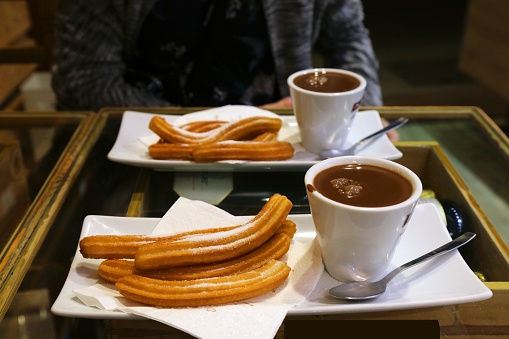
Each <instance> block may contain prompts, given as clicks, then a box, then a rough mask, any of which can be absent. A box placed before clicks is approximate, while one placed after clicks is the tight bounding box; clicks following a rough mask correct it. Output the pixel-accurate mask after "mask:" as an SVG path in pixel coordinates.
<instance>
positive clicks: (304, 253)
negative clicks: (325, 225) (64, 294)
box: [73, 198, 323, 338]
mask: <svg viewBox="0 0 509 339" xmlns="http://www.w3.org/2000/svg"><path fill="white" fill-rule="evenodd" d="M244 222H245V218H244V219H243V218H240V217H235V216H232V215H231V214H229V213H227V212H225V211H223V210H221V209H219V208H216V207H214V206H212V205H209V204H207V203H204V202H201V201H197V200H189V199H186V198H179V199H178V200H177V202H176V203H175V204H174V205H173V206H172V207H171V208H170V209H169V210H168V212H167V213H166V214H165V215H164V216H163V218H162V219H161V221H160V222H159V224H158V225H157V227H156V228H155V230H154V232H153V234H158V235H162V234H170V233H178V232H181V231H186V230H190V229H197V228H208V227H223V226H231V225H236V224H242V223H244ZM282 260H286V262H287V263H288V265H289V266H290V267H291V268H292V271H291V273H290V276H289V278H288V279H287V281H286V282H285V283H284V284H283V285H282V286H280V287H279V288H277V289H276V290H275V291H274V292H269V293H266V294H265V295H262V296H259V297H256V298H252V299H248V300H244V301H241V302H237V303H234V304H229V305H222V306H209V307H194V308H157V307H150V306H146V305H142V304H139V303H136V302H134V301H131V300H129V299H127V298H124V297H122V296H121V295H120V293H118V291H117V290H116V289H115V286H114V285H112V284H104V283H97V284H95V285H93V286H91V287H88V288H83V289H79V290H74V291H73V292H74V293H75V294H76V296H77V297H78V298H79V299H80V300H81V301H82V302H83V303H84V304H86V305H87V306H90V307H98V308H100V309H104V310H111V311H122V312H126V313H131V314H136V315H139V316H141V317H145V318H149V319H153V320H156V321H159V322H162V323H165V324H167V325H170V326H172V327H174V328H177V329H180V330H182V331H184V332H187V333H189V334H191V335H193V336H196V337H198V338H253V336H256V337H257V338H273V337H274V336H275V334H276V332H277V330H278V329H279V327H280V325H281V323H282V322H283V320H284V318H285V317H286V314H287V312H288V310H289V309H290V308H292V307H293V306H295V305H298V304H299V303H301V302H303V301H304V300H305V299H306V297H307V296H308V295H310V294H311V292H312V291H313V290H314V288H315V286H316V284H317V282H318V280H319V279H320V277H321V275H322V272H323V264H322V259H321V255H320V250H319V248H318V246H317V245H316V242H315V241H307V242H299V241H297V240H295V239H294V240H292V244H291V246H290V251H289V252H288V254H287V255H286V256H285V257H283V258H282Z"/></svg>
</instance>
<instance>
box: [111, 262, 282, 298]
mask: <svg viewBox="0 0 509 339" xmlns="http://www.w3.org/2000/svg"><path fill="white" fill-rule="evenodd" d="M289 274H290V267H289V266H288V265H287V264H286V263H284V262H281V261H277V260H274V259H272V260H270V261H269V262H268V263H266V264H265V265H263V266H261V267H259V268H257V269H254V270H252V271H248V272H244V273H239V274H235V275H229V276H223V277H215V278H207V279H194V280H183V281H175V280H160V279H152V278H147V277H143V276H139V275H128V276H125V277H123V278H121V279H119V280H118V282H117V283H116V284H115V286H116V287H117V289H118V290H119V292H120V293H121V294H122V295H123V296H125V297H127V298H129V299H132V300H135V301H138V302H141V303H144V304H148V305H152V306H159V307H196V306H213V305H221V304H227V303H232V302H236V301H240V300H244V299H248V298H253V297H256V296H259V295H262V294H265V293H267V292H269V291H271V290H273V289H275V288H277V287H279V286H280V285H281V284H283V282H284V281H285V280H286V278H287V277H288V275H289Z"/></svg>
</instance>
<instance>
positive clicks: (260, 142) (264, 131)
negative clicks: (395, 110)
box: [148, 116, 294, 162]
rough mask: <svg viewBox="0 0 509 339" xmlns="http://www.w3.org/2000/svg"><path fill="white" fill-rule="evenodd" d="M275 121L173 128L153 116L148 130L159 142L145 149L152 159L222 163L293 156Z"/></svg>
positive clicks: (259, 119) (260, 119) (258, 118)
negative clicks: (280, 138)
mask: <svg viewBox="0 0 509 339" xmlns="http://www.w3.org/2000/svg"><path fill="white" fill-rule="evenodd" d="M281 125H282V123H281V120H280V119H278V118H272V117H264V116H254V117H249V118H245V119H241V120H238V121H231V122H227V121H217V120H211V121H205V120H204V121H195V122H190V123H187V124H185V125H183V126H174V125H172V124H170V123H168V122H167V121H166V120H165V119H164V118H163V117H160V116H154V117H153V118H152V119H151V120H150V123H149V128H150V129H151V130H152V131H153V132H154V133H156V134H157V135H158V136H159V138H160V139H159V141H158V142H157V143H155V144H152V145H150V146H149V147H148V153H149V155H150V157H152V158H153V159H159V160H189V161H196V162H213V161H221V160H247V161H276V160H286V159H289V158H291V157H292V156H293V154H294V149H293V146H292V145H291V144H290V143H288V142H284V141H279V140H277V134H278V132H279V130H280V129H281Z"/></svg>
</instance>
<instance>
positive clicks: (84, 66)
mask: <svg viewBox="0 0 509 339" xmlns="http://www.w3.org/2000/svg"><path fill="white" fill-rule="evenodd" d="M262 2H263V7H264V12H265V19H266V22H267V28H268V34H269V37H270V43H271V47H272V55H273V60H274V65H275V72H276V84H275V85H276V86H278V89H279V93H281V95H282V96H283V97H284V96H287V95H288V93H289V90H288V86H287V84H286V79H287V77H288V76H289V75H290V74H291V73H293V72H296V71H299V70H302V69H306V68H310V67H315V66H318V65H317V64H316V59H314V56H316V55H320V60H321V61H320V62H321V64H320V65H319V66H324V67H333V68H343V69H348V70H351V71H354V72H358V73H360V74H362V75H363V76H364V77H365V78H366V80H367V82H368V86H367V89H366V93H365V96H364V99H363V102H362V103H363V105H382V98H381V90H380V86H379V81H378V75H377V69H378V61H377V59H376V57H375V54H374V52H373V48H372V45H371V40H370V38H369V34H368V31H367V29H366V28H365V26H364V24H363V19H364V13H363V8H362V4H361V1H360V0H263V1H262ZM153 5H154V1H153V0H61V1H60V9H59V12H58V15H57V29H56V49H55V65H54V68H53V89H54V91H55V93H56V96H57V102H58V105H59V107H60V108H62V109H68V110H94V111H97V110H99V109H100V108H102V107H113V106H130V107H141V106H152V107H163V106H172V103H171V102H168V101H165V100H162V99H160V98H157V97H155V96H153V95H152V94H151V93H148V92H146V91H143V90H140V89H138V88H135V87H133V86H131V85H130V84H128V83H126V82H125V81H124V78H123V74H124V71H125V68H126V66H125V62H124V60H128V59H129V58H133V57H134V56H136V53H137V50H136V42H137V37H138V33H139V31H140V28H141V26H142V24H143V20H144V18H145V17H146V15H147V14H148V13H149V12H150V10H151V9H152V6H153ZM253 90H256V89H253Z"/></svg>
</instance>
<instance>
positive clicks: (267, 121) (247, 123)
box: [149, 116, 282, 145]
mask: <svg viewBox="0 0 509 339" xmlns="http://www.w3.org/2000/svg"><path fill="white" fill-rule="evenodd" d="M281 124H282V123H281V120H280V119H277V118H270V117H262V116H255V117H250V118H245V119H242V120H238V121H232V122H228V123H226V124H224V125H222V126H220V127H218V128H215V129H213V130H211V131H209V132H204V133H195V132H190V131H187V130H185V129H183V128H179V127H176V126H173V125H171V124H169V123H168V122H167V121H166V120H165V119H164V118H162V117H160V116H154V117H153V118H152V119H151V120H150V123H149V128H150V129H151V130H152V131H153V132H154V133H156V134H157V135H158V136H159V137H160V138H161V139H163V140H164V141H166V142H169V143H180V144H202V145H203V144H207V143H213V142H219V141H223V140H243V139H244V140H246V139H252V138H254V137H255V136H257V135H259V134H261V133H265V132H273V133H277V132H278V131H279V129H280V128H281Z"/></svg>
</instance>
